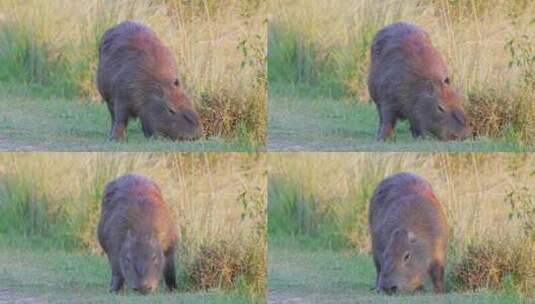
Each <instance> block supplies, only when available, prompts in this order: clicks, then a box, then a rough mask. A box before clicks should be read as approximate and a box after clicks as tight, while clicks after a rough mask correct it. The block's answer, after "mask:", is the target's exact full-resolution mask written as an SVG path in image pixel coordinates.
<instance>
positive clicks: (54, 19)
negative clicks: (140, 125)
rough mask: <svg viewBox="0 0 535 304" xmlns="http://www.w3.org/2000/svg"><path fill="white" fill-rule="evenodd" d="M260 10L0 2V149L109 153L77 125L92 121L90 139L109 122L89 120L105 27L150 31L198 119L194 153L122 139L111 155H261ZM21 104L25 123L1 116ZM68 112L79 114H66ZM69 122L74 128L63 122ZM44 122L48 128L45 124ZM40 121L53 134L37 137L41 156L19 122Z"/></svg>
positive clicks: (232, 5)
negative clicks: (127, 25)
mask: <svg viewBox="0 0 535 304" xmlns="http://www.w3.org/2000/svg"><path fill="white" fill-rule="evenodd" d="M265 10H266V3H265V1H263V0H259V1H244V0H224V1H215V0H202V1H186V2H185V1H181V0H157V1H152V0H151V1H148V0H147V1H135V2H132V1H122V0H120V1H112V2H109V1H100V0H92V1H87V2H84V3H83V4H82V3H81V2H73V1H68V0H53V1H47V2H46V3H45V2H43V1H39V0H32V1H25V2H20V1H16V0H0V84H2V88H1V91H0V96H2V98H1V99H0V104H1V105H2V114H3V117H2V118H3V121H6V120H7V122H6V124H7V123H9V125H8V126H7V127H8V128H9V132H8V133H7V134H6V132H4V131H3V129H4V128H3V129H2V131H0V140H2V141H3V143H2V142H0V145H2V146H3V147H7V148H10V149H26V150H28V149H32V150H41V149H47V150H80V149H82V150H85V149H87V150H93V149H99V150H101V149H106V150H107V149H111V150H113V149H115V146H117V145H106V144H102V143H101V144H100V145H99V143H100V140H101V137H98V140H99V142H97V141H96V140H95V139H96V138H97V136H94V135H93V136H92V134H87V133H88V132H87V131H85V130H84V129H85V128H84V127H79V126H78V125H81V126H84V125H85V126H91V125H92V124H94V123H97V121H95V120H96V119H98V124H95V129H94V130H93V132H104V130H105V128H108V123H107V122H108V120H109V113H107V112H106V111H104V110H100V109H99V110H98V111H97V110H95V109H96V108H97V106H96V105H97V104H98V108H101V107H102V104H100V101H101V97H100V96H99V93H98V92H97V89H96V84H95V72H96V67H97V61H98V54H97V50H98V46H99V43H100V38H101V36H102V34H103V33H104V31H105V30H107V29H108V28H109V27H111V26H114V25H116V24H118V23H120V22H122V21H124V20H136V21H138V22H141V23H143V24H145V25H147V26H148V27H150V28H151V29H153V30H154V31H155V32H156V34H157V35H158V36H159V37H160V38H161V40H162V41H163V42H164V43H165V44H166V45H167V46H168V47H169V48H170V49H171V52H172V53H173V56H174V58H175V59H176V61H177V66H178V70H179V74H180V75H179V76H180V78H181V83H182V84H183V87H184V90H185V92H186V94H187V95H189V96H190V97H191V99H192V101H193V103H194V106H195V107H196V109H197V110H198V112H199V115H200V119H201V124H202V125H203V130H204V138H205V140H201V141H200V143H199V144H194V145H191V144H179V145H176V144H165V143H161V144H149V145H143V143H144V142H145V141H144V140H143V139H142V138H141V137H140V136H137V135H139V134H138V133H134V132H130V133H133V135H134V136H133V140H131V141H130V142H129V143H128V144H124V145H121V146H118V149H121V150H140V149H143V150H160V149H161V150H164V149H165V150H169V149H171V150H176V149H179V150H204V149H208V150H243V149H244V148H243V147H244V146H245V147H247V148H248V149H249V150H256V149H258V147H262V146H264V142H265V135H266V83H267V77H266V65H265V50H266V41H267V39H266V35H267V33H266V30H265V21H266V20H265V19H266V13H265ZM21 85H22V86H23V89H22V93H21V92H20V91H21V90H19V89H18V87H20V86H21ZM12 87H15V89H13V90H11V89H12ZM25 91H30V93H31V94H26V92H25ZM30 96H31V97H30ZM21 99H24V101H25V102H22V104H23V105H24V106H25V107H24V108H23V109H20V110H21V111H24V117H22V118H21V117H20V116H16V114H17V113H16V112H15V113H13V112H12V111H9V112H7V111H6V109H11V108H13V107H15V108H17V109H19V107H18V103H17V104H16V105H17V106H14V105H13V103H11V102H10V101H13V100H18V101H21ZM82 104H91V106H89V105H87V106H84V107H82ZM92 106H95V107H92ZM74 108H78V109H80V114H78V113H75V114H73V113H72V109H74ZM13 111H14V109H13ZM58 112H59V114H58ZM67 112H68V113H67ZM62 113H63V114H64V115H63V116H60V117H57V116H58V115H61V114H62ZM82 113H83V114H82ZM71 114H72V115H71ZM73 116H75V117H76V120H75V125H74V126H73V124H72V120H69V118H72V117H73ZM6 117H7V118H6ZM51 117H52V118H53V120H54V121H53V123H50V122H47V120H46V118H48V119H49V120H50V118H51ZM43 118H45V122H44V123H45V124H47V125H51V124H53V125H54V126H55V128H54V126H50V128H51V130H50V131H51V133H52V134H53V135H51V136H44V138H45V140H46V141H47V142H46V143H44V144H43V146H42V147H41V146H38V145H37V144H36V142H35V141H36V140H33V141H32V140H31V135H28V134H34V133H37V131H39V128H40V127H43V126H42V125H39V124H31V123H28V121H35V122H37V121H41V120H42V119H43ZM97 126H98V127H100V128H102V131H98V130H100V129H98V130H97V128H96V127H97ZM53 129H56V130H53ZM136 129H137V128H136ZM64 130H66V131H64ZM69 130H70V131H71V134H68V132H69ZM55 131H58V132H55ZM56 133H57V134H56ZM66 133H67V134H66ZM89 133H92V132H91V131H89ZM21 134H23V135H21ZM103 134H104V133H103ZM41 135H42V134H41ZM35 137H36V138H37V137H38V136H37V135H36V136H35ZM76 137H80V138H76ZM102 138H104V137H102ZM24 139H26V140H24ZM75 139H77V141H78V142H79V144H78V143H76V142H73V140H75ZM80 145H85V147H86V148H80V147H79V146H80Z"/></svg>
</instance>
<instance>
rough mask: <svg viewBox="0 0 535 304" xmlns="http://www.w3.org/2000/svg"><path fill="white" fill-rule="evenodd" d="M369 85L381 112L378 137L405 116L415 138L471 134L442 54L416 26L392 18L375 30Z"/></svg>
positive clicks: (449, 138)
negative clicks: (392, 21) (388, 23)
mask: <svg viewBox="0 0 535 304" xmlns="http://www.w3.org/2000/svg"><path fill="white" fill-rule="evenodd" d="M368 90H369V93H370V96H371V98H372V100H373V101H374V102H375V104H376V106H377V111H378V113H379V129H378V131H377V138H378V139H379V140H385V139H386V138H388V137H390V136H392V134H393V132H394V128H395V126H396V122H397V121H398V120H399V119H408V120H409V123H410V129H411V133H412V135H413V137H419V136H425V135H428V134H431V135H434V136H436V137H438V138H439V139H441V140H453V139H464V138H466V137H467V136H468V135H469V134H470V128H469V127H468V122H467V117H466V114H465V111H464V109H463V106H462V100H461V98H460V97H459V95H458V94H457V93H456V92H455V89H454V88H453V86H452V79H451V76H450V75H449V74H448V71H447V69H446V65H445V64H444V61H443V59H442V57H441V56H440V54H439V52H438V51H437V50H436V49H435V47H434V46H433V45H432V43H431V39H430V38H429V35H428V34H427V33H426V32H425V31H424V30H423V29H421V28H419V27H417V26H415V25H412V24H409V23H405V22H399V23H394V24H391V25H388V26H386V27H384V28H383V29H381V30H380V31H379V32H378V33H377V34H376V35H375V37H374V40H373V43H372V48H371V65H370V72H369V75H368Z"/></svg>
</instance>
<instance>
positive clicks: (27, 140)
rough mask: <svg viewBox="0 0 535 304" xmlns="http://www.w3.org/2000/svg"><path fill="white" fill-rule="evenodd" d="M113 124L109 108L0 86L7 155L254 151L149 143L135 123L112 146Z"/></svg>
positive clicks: (201, 143)
mask: <svg viewBox="0 0 535 304" xmlns="http://www.w3.org/2000/svg"><path fill="white" fill-rule="evenodd" d="M110 125H111V120H110V117H109V113H108V110H107V108H106V105H105V104H104V103H94V102H81V101H79V100H72V99H66V98H64V97H61V98H58V97H48V98H47V97H37V96H36V95H35V94H32V93H29V92H27V91H25V89H24V88H22V87H20V86H16V87H13V86H11V87H9V86H7V85H5V84H0V150H3V151H20V150H23V151H255V150H262V149H263V146H262V145H260V146H259V145H257V144H255V143H253V142H251V141H250V140H249V139H248V138H247V137H246V135H244V137H239V136H238V137H236V138H234V139H225V138H223V137H217V136H214V137H210V138H208V139H201V140H198V141H191V142H188V141H182V142H180V141H177V142H173V141H169V140H166V139H163V138H162V139H158V140H147V139H146V138H145V137H144V136H143V132H142V131H141V125H140V123H139V121H131V122H130V124H129V127H128V135H127V137H128V138H127V140H126V141H122V142H111V141H108V139H107V137H108V133H109V130H110Z"/></svg>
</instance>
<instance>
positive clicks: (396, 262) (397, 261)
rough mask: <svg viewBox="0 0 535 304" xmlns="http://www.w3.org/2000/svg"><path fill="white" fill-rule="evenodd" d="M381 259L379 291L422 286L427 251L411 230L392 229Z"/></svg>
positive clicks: (415, 288) (388, 291) (393, 290)
mask: <svg viewBox="0 0 535 304" xmlns="http://www.w3.org/2000/svg"><path fill="white" fill-rule="evenodd" d="M383 259H384V261H383V265H381V272H380V274H379V282H378V283H379V288H380V290H381V291H383V292H386V293H388V294H392V293H396V292H411V291H414V290H417V289H419V288H421V287H422V286H423V280H424V277H425V276H426V272H427V265H428V260H429V253H428V252H427V251H426V248H425V247H424V244H422V243H420V242H419V241H418V238H417V237H416V236H415V235H414V234H413V233H412V232H410V231H407V230H406V229H395V230H394V231H392V234H391V236H390V240H389V242H388V244H387V246H386V248H385V251H384V252H383Z"/></svg>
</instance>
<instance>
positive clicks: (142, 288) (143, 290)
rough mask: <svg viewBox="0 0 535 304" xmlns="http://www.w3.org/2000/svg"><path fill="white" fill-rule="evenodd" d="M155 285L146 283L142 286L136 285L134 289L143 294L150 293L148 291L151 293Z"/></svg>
mask: <svg viewBox="0 0 535 304" xmlns="http://www.w3.org/2000/svg"><path fill="white" fill-rule="evenodd" d="M154 289H155V288H154V287H153V286H149V285H145V286H140V287H135V288H134V290H135V291H137V292H139V293H141V294H148V293H151V292H153V291H154Z"/></svg>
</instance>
